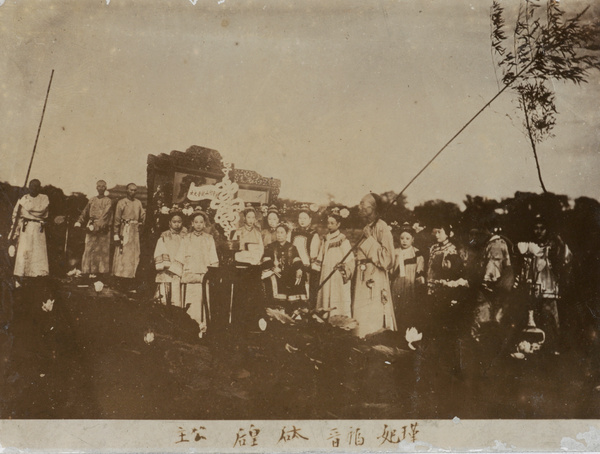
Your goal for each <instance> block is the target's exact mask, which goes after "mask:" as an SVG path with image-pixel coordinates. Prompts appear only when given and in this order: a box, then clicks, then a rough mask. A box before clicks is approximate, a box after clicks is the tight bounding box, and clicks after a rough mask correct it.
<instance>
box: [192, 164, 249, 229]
mask: <svg viewBox="0 0 600 454" xmlns="http://www.w3.org/2000/svg"><path fill="white" fill-rule="evenodd" d="M230 171H231V164H227V163H226V164H225V168H224V169H223V173H224V174H225V176H224V177H223V180H222V181H221V182H220V183H217V184H216V185H214V188H215V189H216V193H215V196H214V197H213V198H212V201H211V202H210V207H211V208H212V209H213V210H216V211H217V213H216V214H215V222H216V223H217V224H219V225H220V226H221V227H222V228H223V231H224V233H225V236H226V237H227V238H230V236H231V232H232V231H234V230H235V229H237V227H238V223H239V220H240V211H242V210H243V209H244V201H243V200H242V199H240V198H239V197H236V196H237V193H238V189H239V186H238V184H237V183H234V182H233V181H231V180H230V179H229V172H230ZM188 197H189V196H188Z"/></svg>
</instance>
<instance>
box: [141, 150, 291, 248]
mask: <svg viewBox="0 0 600 454" xmlns="http://www.w3.org/2000/svg"><path fill="white" fill-rule="evenodd" d="M147 170H148V175H147V178H148V180H147V181H148V215H149V216H148V221H149V222H148V226H147V233H148V236H149V238H150V240H152V238H156V237H157V236H158V235H160V233H161V232H163V231H165V230H167V229H168V218H169V214H170V213H171V212H172V211H180V212H182V213H183V214H184V215H185V216H186V217H190V216H191V215H192V213H193V212H194V210H202V211H204V212H206V213H207V214H208V216H209V219H210V221H211V223H213V224H214V227H215V228H216V230H218V233H219V234H227V233H230V232H231V231H232V230H234V229H236V228H238V225H237V224H238V220H239V218H238V217H237V216H236V213H237V214H238V216H239V213H238V208H241V207H243V204H244V203H246V204H247V203H250V204H252V205H255V206H257V207H258V206H260V205H263V204H271V203H273V202H274V201H275V199H276V198H277V196H278V194H279V189H280V186H281V182H280V181H279V180H276V179H273V178H266V177H263V176H261V175H259V174H258V173H257V172H255V171H252V170H243V169H236V168H235V166H234V165H233V164H228V163H224V162H223V158H222V157H221V154H220V153H219V152H218V151H216V150H212V149H210V148H204V147H200V146H196V145H194V146H192V147H190V148H188V149H187V150H186V151H185V152H181V151H172V152H171V153H170V154H168V155H167V154H164V153H163V154H160V155H158V156H155V155H148V167H147ZM217 226H218V227H217ZM211 233H213V234H214V233H215V232H211Z"/></svg>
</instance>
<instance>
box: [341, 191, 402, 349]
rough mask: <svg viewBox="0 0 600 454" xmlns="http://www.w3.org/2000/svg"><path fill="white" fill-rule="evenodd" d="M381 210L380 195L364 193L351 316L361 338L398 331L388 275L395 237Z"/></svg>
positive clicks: (360, 210) (360, 211)
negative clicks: (363, 226) (363, 225)
mask: <svg viewBox="0 0 600 454" xmlns="http://www.w3.org/2000/svg"><path fill="white" fill-rule="evenodd" d="M380 211H381V202H379V201H378V196H376V195H374V194H367V195H366V196H365V197H363V199H362V200H361V202H360V205H359V213H360V215H361V217H363V218H364V219H365V220H367V221H368V224H367V226H366V227H365V228H364V229H363V236H364V240H363V241H362V242H361V244H360V246H359V247H358V250H357V251H356V272H355V275H354V279H355V281H354V282H355V285H354V298H353V307H352V317H353V318H354V319H355V320H356V321H357V322H358V327H357V329H356V331H355V334H356V335H357V336H359V337H361V338H364V337H365V336H366V335H368V334H372V333H375V332H377V331H380V330H383V329H388V330H392V331H397V325H396V317H395V315H394V306H393V304H392V297H391V292H390V281H389V278H388V271H390V270H391V268H392V267H393V264H394V239H393V237H392V232H391V231H390V228H389V226H388V225H387V224H386V223H385V221H383V220H382V219H380V218H379V216H380Z"/></svg>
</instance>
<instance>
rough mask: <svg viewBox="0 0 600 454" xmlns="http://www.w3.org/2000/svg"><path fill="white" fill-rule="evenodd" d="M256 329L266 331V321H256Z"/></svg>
mask: <svg viewBox="0 0 600 454" xmlns="http://www.w3.org/2000/svg"><path fill="white" fill-rule="evenodd" d="M258 327H259V328H260V330H261V331H265V330H266V329H267V321H266V320H265V319H264V318H261V319H260V320H259V321H258Z"/></svg>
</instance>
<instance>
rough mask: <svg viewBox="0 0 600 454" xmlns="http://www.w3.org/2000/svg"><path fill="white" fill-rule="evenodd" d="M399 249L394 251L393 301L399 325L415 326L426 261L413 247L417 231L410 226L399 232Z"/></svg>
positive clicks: (404, 226) (392, 274)
mask: <svg viewBox="0 0 600 454" xmlns="http://www.w3.org/2000/svg"><path fill="white" fill-rule="evenodd" d="M397 233H398V236H396V235H394V239H395V240H396V239H397V246H398V247H397V248H396V249H395V250H394V268H393V269H392V273H391V278H392V285H391V287H392V288H391V290H392V301H393V302H394V310H395V312H396V322H397V323H398V324H399V325H402V326H403V325H406V326H407V327H408V326H413V325H414V322H415V317H416V316H417V306H418V305H419V301H417V288H418V286H419V285H421V286H422V285H424V284H425V259H424V258H423V254H421V252H420V251H419V250H418V249H417V248H416V247H414V246H413V244H414V241H415V231H414V230H413V229H412V227H411V226H410V224H408V223H407V222H406V223H404V224H403V225H402V226H401V227H400V229H399V231H398V232H397ZM401 331H403V330H401Z"/></svg>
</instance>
